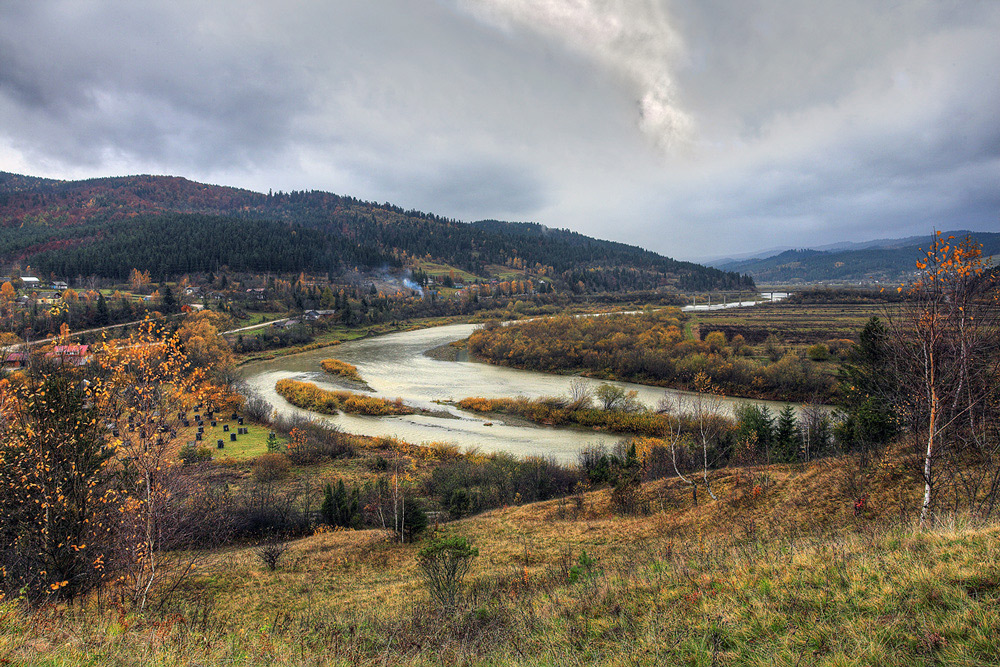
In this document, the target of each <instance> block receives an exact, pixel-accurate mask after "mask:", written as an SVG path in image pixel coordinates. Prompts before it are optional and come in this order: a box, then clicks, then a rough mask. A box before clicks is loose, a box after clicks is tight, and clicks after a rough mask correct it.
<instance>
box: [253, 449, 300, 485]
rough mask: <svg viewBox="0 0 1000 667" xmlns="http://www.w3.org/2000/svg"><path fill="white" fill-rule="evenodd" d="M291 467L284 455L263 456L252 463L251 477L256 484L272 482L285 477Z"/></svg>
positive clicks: (271, 454)
mask: <svg viewBox="0 0 1000 667" xmlns="http://www.w3.org/2000/svg"><path fill="white" fill-rule="evenodd" d="M291 467H292V465H291V461H289V460H288V457H287V456H285V455H284V454H277V453H270V454H264V455H263V456H261V457H259V458H258V459H257V460H256V461H254V464H253V477H254V479H256V480H257V481H258V482H274V481H276V480H279V479H283V478H284V477H285V476H287V475H288V471H289V470H290V469H291Z"/></svg>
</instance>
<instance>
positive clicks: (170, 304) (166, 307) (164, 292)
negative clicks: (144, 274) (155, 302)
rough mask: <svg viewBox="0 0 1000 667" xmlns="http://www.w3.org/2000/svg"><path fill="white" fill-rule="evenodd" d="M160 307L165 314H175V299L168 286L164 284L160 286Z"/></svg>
mask: <svg viewBox="0 0 1000 667" xmlns="http://www.w3.org/2000/svg"><path fill="white" fill-rule="evenodd" d="M160 307H161V308H162V309H163V312H164V313H167V314H170V313H175V312H177V297H175V296H174V291H173V290H172V289H170V285H168V284H166V283H161V284H160Z"/></svg>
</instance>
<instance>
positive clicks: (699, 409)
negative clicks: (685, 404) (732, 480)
mask: <svg viewBox="0 0 1000 667" xmlns="http://www.w3.org/2000/svg"><path fill="white" fill-rule="evenodd" d="M694 386H695V391H696V392H697V393H695V394H694V397H693V398H692V399H691V411H692V417H693V419H694V424H695V428H696V430H697V436H698V441H699V443H700V444H701V455H702V479H703V480H704V482H705V488H706V489H707V490H708V495H710V496H711V497H712V500H718V498H716V496H715V492H714V491H712V485H711V483H710V482H709V481H708V450H709V445H710V444H711V445H714V444H715V443H716V441H717V440H718V437H719V434H720V433H721V432H722V427H723V421H722V396H721V395H719V393H718V392H717V390H716V388H715V386H714V385H713V384H712V380H711V379H710V378H709V377H708V376H707V375H706V374H705V373H698V375H696V376H695V378H694Z"/></svg>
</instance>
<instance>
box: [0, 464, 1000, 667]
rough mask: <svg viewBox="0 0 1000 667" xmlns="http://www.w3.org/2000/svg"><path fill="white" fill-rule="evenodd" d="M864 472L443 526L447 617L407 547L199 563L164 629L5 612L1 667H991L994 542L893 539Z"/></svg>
mask: <svg viewBox="0 0 1000 667" xmlns="http://www.w3.org/2000/svg"><path fill="white" fill-rule="evenodd" d="M857 465H858V461H857V460H855V459H853V458H846V457H845V458H842V459H838V460H825V461H819V462H815V463H813V464H810V465H808V466H805V467H804V468H798V467H788V466H769V467H765V468H756V469H737V470H731V471H727V472H724V473H719V474H718V475H717V476H716V478H715V484H716V487H717V490H718V492H719V494H720V498H721V499H720V500H719V501H709V502H704V501H703V502H701V503H700V504H693V503H692V502H691V499H690V492H689V490H688V489H687V488H686V486H685V485H684V484H683V483H681V482H680V480H678V479H676V478H673V479H669V480H663V481H659V482H652V483H649V484H647V485H645V486H644V487H643V493H644V495H645V496H646V497H648V499H649V500H650V501H651V503H652V504H653V505H654V506H655V509H653V511H652V512H651V513H650V514H639V515H634V516H621V515H620V514H618V513H617V512H616V511H615V510H614V509H613V503H612V502H611V491H609V490H606V489H605V490H600V491H589V492H582V493H579V494H577V495H575V496H573V497H572V498H563V499H558V500H550V501H545V502H539V503H531V504H525V505H521V506H512V507H507V508H503V509H498V510H494V511H491V512H487V513H484V514H481V515H478V516H474V517H471V518H468V519H463V520H460V521H455V522H452V523H449V524H447V526H446V528H447V530H448V532H450V533H452V534H457V535H461V536H464V537H467V538H468V539H469V540H470V541H471V542H472V544H474V545H475V546H476V547H477V548H478V550H479V555H478V557H477V558H476V559H475V561H474V562H473V566H472V569H471V571H470V572H469V576H468V579H467V583H468V586H467V589H466V593H465V595H464V596H463V597H462V598H461V600H460V603H459V605H458V606H457V607H456V608H455V609H446V610H442V609H441V608H440V607H439V606H438V605H436V604H435V603H434V602H433V600H431V599H430V597H429V595H428V592H427V590H426V586H425V583H424V581H423V579H422V577H421V575H420V572H419V569H418V568H417V565H416V556H417V554H418V552H419V550H420V548H421V546H422V543H417V544H398V543H395V542H393V541H392V540H391V537H390V535H389V533H388V531H381V530H346V531H345V530H339V531H335V532H330V531H326V532H317V534H314V535H312V536H308V537H304V538H301V539H298V540H294V541H293V542H291V544H290V549H289V551H288V553H287V554H286V555H285V556H284V557H283V559H282V561H281V562H280V564H279V565H278V567H277V569H276V570H274V571H270V570H268V569H267V568H266V567H264V566H263V565H262V563H261V560H260V558H259V557H258V556H257V549H256V548H255V547H253V546H246V547H242V546H237V547H232V548H227V549H224V550H220V551H218V552H215V553H213V554H211V555H210V556H208V557H206V558H203V559H201V560H199V561H198V562H197V570H196V572H195V573H194V574H193V575H192V577H191V578H190V580H189V581H187V582H185V584H184V585H183V586H181V587H180V588H179V589H178V590H177V592H176V593H175V594H174V596H173V597H172V598H171V602H170V604H169V605H168V606H167V607H165V608H163V609H151V610H149V611H148V612H146V613H145V614H139V613H130V614H126V613H124V612H123V611H122V610H121V609H120V608H117V607H114V606H109V608H108V609H107V610H106V611H103V612H102V609H101V607H100V605H98V604H92V605H84V604H79V605H74V606H69V607H66V606H65V605H60V606H56V605H50V606H45V607H43V608H42V609H40V610H38V611H37V612H35V613H34V614H33V615H28V614H25V613H23V612H22V611H21V610H20V609H18V608H17V607H16V606H15V605H13V604H9V603H8V604H4V603H2V602H0V618H2V619H3V620H4V623H2V624H0V658H5V659H6V662H5V664H6V663H11V664H24V665H28V664H52V665H56V664H101V665H118V664H121V665H126V664H127V665H133V664H157V665H191V664H237V663H238V664H243V665H315V664H337V665H340V664H343V665H348V664H363V665H376V664H403V665H438V664H445V665H511V666H513V665H538V664H546V665H579V664H594V665H623V664H635V665H654V664H670V665H675V664H677V665H679V664H692V665H710V664H718V665H758V664H759V665H764V664H768V665H770V664H786V665H795V664H809V665H853V664H879V665H886V666H889V665H893V666H895V665H900V666H902V665H936V664H954V665H986V664H997V661H998V660H1000V648H998V644H997V642H996V639H995V633H996V630H997V628H998V627H1000V607H998V606H997V599H998V598H997V596H998V591H1000V583H998V582H1000V570H998V566H997V562H998V561H997V558H998V556H1000V541H998V540H997V537H998V535H1000V533H998V529H997V527H996V526H995V525H983V524H971V523H970V524H963V523H962V522H961V521H959V522H957V523H955V524H954V525H949V526H944V525H942V526H941V527H939V528H938V529H936V530H933V531H915V530H913V529H912V528H910V527H907V526H906V525H905V524H900V523H898V516H899V512H900V510H901V509H903V508H904V507H905V506H906V505H909V506H911V507H912V506H913V505H914V504H915V503H917V502H918V499H917V498H915V497H912V496H913V494H911V493H909V492H910V491H914V490H916V489H917V488H919V485H918V483H917V482H918V480H917V479H916V475H915V474H914V475H909V474H903V475H900V474H899V473H898V472H893V471H892V470H891V467H887V466H873V467H872V472H871V474H870V476H869V477H868V479H867V483H868V485H869V486H867V488H868V490H870V491H871V498H870V504H869V507H868V509H866V510H865V511H864V512H863V513H862V514H861V515H860V516H859V515H857V513H856V512H855V511H854V493H855V490H854V485H856V483H857V480H856V479H854V477H853V476H856V475H857V472H858V467H857ZM901 483H902V484H903V486H902V487H901V486H900V485H901ZM755 485H756V486H755ZM900 488H902V489H903V493H900V492H899V491H900ZM754 489H762V490H761V491H760V492H757V491H755V490H754ZM5 647H6V650H5ZM806 658H807V659H806Z"/></svg>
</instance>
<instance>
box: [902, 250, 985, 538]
mask: <svg viewBox="0 0 1000 667" xmlns="http://www.w3.org/2000/svg"><path fill="white" fill-rule="evenodd" d="M917 269H918V271H919V274H918V277H917V279H916V280H915V281H914V282H913V284H912V285H910V286H908V287H901V288H899V291H900V292H905V293H906V297H907V298H906V301H905V302H904V303H903V304H902V306H901V307H900V308H899V309H898V310H897V311H895V312H891V313H890V314H889V317H887V330H888V332H889V338H890V344H891V348H892V357H891V360H890V361H891V370H892V372H894V373H895V374H896V376H897V377H898V378H899V380H900V382H901V383H902V386H903V387H904V388H906V389H909V390H910V391H909V392H908V393H905V394H903V395H902V396H901V398H900V407H901V408H902V409H903V411H904V413H905V416H906V417H907V418H908V421H909V423H910V426H911V428H912V430H913V431H914V433H921V434H922V437H923V438H924V445H923V448H922V449H923V466H922V474H923V481H924V494H923V501H922V504H921V510H920V523H921V525H922V526H923V525H926V524H927V522H928V519H929V515H930V512H931V511H932V508H933V506H934V503H935V500H936V497H935V490H936V487H937V483H938V482H939V481H940V472H941V471H940V469H939V467H938V463H939V462H941V461H942V459H943V458H944V457H945V456H946V455H949V454H953V453H954V452H955V451H956V449H960V448H961V445H962V444H963V443H964V444H968V445H969V446H970V447H973V448H976V449H979V450H980V451H983V450H984V448H988V447H991V446H995V445H996V431H995V426H994V424H995V423H996V417H997V392H998V389H1000V349H998V345H1000V322H998V316H997V312H998V307H1000V303H998V290H997V283H996V279H995V275H994V274H993V273H992V272H990V271H987V270H986V267H985V265H984V264H983V261H982V246H981V245H980V244H978V243H975V242H974V241H973V240H972V239H971V238H966V239H964V240H963V241H961V242H958V243H956V242H955V241H954V238H953V237H947V238H945V237H943V236H942V235H941V233H940V232H938V233H936V235H935V237H934V241H933V243H932V244H931V245H930V247H929V248H928V250H927V251H926V252H925V254H924V256H923V257H922V258H921V259H920V260H919V261H918V262H917Z"/></svg>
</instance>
